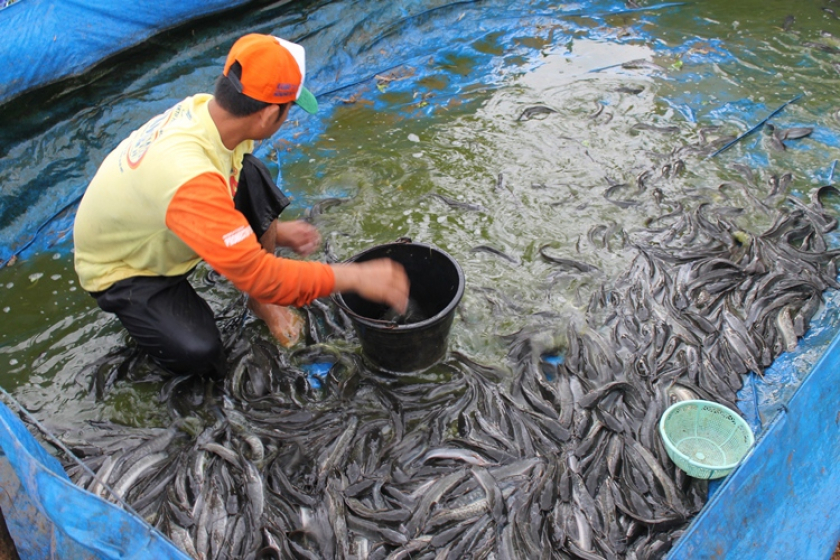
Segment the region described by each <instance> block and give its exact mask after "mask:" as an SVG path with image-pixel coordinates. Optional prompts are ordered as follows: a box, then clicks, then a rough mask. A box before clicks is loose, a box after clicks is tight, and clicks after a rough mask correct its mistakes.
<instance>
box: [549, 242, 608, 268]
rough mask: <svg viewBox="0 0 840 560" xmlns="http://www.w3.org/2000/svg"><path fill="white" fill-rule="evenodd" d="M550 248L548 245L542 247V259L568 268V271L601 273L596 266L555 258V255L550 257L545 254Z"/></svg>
mask: <svg viewBox="0 0 840 560" xmlns="http://www.w3.org/2000/svg"><path fill="white" fill-rule="evenodd" d="M548 247H549V245H548V244H546V245H543V246H542V247H540V255H541V256H542V258H544V259H545V260H547V261H548V262H552V263H555V264H559V265H560V266H562V267H563V268H566V269H568V270H577V271H578V272H601V269H600V268H598V267H597V266H594V265H591V264H588V263H585V262H581V261H575V260H572V259H565V258H562V257H555V256H553V255H549V254H547V253H546V252H545V250H546V249H547V248H548Z"/></svg>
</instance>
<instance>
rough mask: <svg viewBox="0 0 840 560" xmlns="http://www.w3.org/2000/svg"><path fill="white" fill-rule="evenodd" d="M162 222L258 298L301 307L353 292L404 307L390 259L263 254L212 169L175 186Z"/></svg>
mask: <svg viewBox="0 0 840 560" xmlns="http://www.w3.org/2000/svg"><path fill="white" fill-rule="evenodd" d="M166 225H167V227H168V228H169V229H171V230H172V231H173V232H174V233H175V234H176V235H177V236H178V237H179V238H180V239H181V240H182V241H183V242H184V243H186V244H187V245H188V246H189V247H190V248H192V249H193V250H194V251H195V252H196V253H197V254H198V255H199V256H200V257H201V258H202V259H204V260H205V261H206V262H207V264H209V265H210V266H211V267H213V269H214V270H216V272H218V273H219V274H221V275H222V276H224V277H225V278H227V279H229V280H230V281H231V282H233V284H234V285H235V286H236V287H237V288H239V289H240V290H242V291H243V292H245V293H247V294H249V295H251V296H253V297H254V298H255V299H257V300H259V301H265V302H269V303H275V304H278V305H295V306H302V305H306V304H308V303H309V302H311V301H312V300H313V299H316V298H319V297H323V296H326V295H329V294H331V293H336V292H356V293H358V294H359V295H360V296H362V297H364V298H366V299H370V300H372V301H377V302H382V303H386V304H388V305H390V306H392V307H394V308H395V309H396V310H397V311H400V312H404V311H405V309H406V307H407V305H408V277H407V276H406V274H405V270H404V269H403V267H402V266H401V265H400V264H398V263H396V262H394V261H392V260H390V259H381V260H374V261H368V262H363V263H347V264H333V265H327V264H325V263H320V262H301V261H295V260H291V259H284V258H280V257H276V256H274V255H273V254H270V253H268V252H266V251H265V250H264V249H263V248H262V246H261V245H260V243H259V241H258V240H257V238H256V236H255V235H254V233H253V231H252V230H251V227H250V226H249V225H248V222H247V220H246V219H245V216H243V215H242V214H241V213H240V212H239V211H237V210H236V208H235V207H234V205H233V200H232V199H231V198H230V195H228V194H227V184H226V182H225V180H224V178H222V176H221V175H219V174H216V173H205V174H203V175H199V176H198V177H196V178H194V179H192V180H190V181H188V182H186V183H184V185H182V186H181V187H180V188H179V189H178V192H177V193H176V194H175V195H174V196H173V197H172V200H171V202H170V203H169V207H168V208H167V212H166Z"/></svg>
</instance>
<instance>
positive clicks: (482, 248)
mask: <svg viewBox="0 0 840 560" xmlns="http://www.w3.org/2000/svg"><path fill="white" fill-rule="evenodd" d="M470 252H471V253H491V254H493V255H497V256H499V257H502V258H503V259H506V260H508V261H510V262H512V263H513V264H519V263H520V261H519V259H517V258H515V257H511V256H510V255H508V254H507V253H505V252H503V251H500V250H499V249H496V248H495V247H491V246H490V245H476V246H475V247H473V248H472V249H470Z"/></svg>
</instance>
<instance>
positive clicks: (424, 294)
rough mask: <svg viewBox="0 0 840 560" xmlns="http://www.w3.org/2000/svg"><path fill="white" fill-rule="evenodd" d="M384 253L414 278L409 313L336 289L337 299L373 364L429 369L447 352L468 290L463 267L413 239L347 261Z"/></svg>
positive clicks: (408, 369) (398, 369)
mask: <svg viewBox="0 0 840 560" xmlns="http://www.w3.org/2000/svg"><path fill="white" fill-rule="evenodd" d="M383 257H387V258H390V259H393V260H395V261H396V262H398V263H400V264H402V265H403V267H405V271H406V274H407V275H408V279H409V282H410V283H411V290H410V293H409V309H408V311H407V312H406V314H405V316H400V317H397V316H395V313H394V311H393V310H392V309H391V308H389V307H388V306H387V305H382V304H379V303H374V302H372V301H370V300H367V299H364V298H362V297H360V296H358V295H356V294H354V293H345V294H337V295H336V296H335V300H336V302H337V303H338V305H339V306H340V307H341V308H342V309H344V311H346V312H347V314H348V315H349V316H350V319H351V320H352V321H353V326H354V327H355V328H356V334H357V335H358V336H359V340H360V342H361V345H362V353H363V354H364V356H365V358H366V359H367V360H368V361H369V362H370V363H371V364H372V365H373V366H375V367H377V368H378V369H381V370H384V371H388V372H394V373H409V372H415V371H420V370H423V369H426V368H428V367H430V366H432V365H434V364H435V363H437V362H438V361H440V360H441V358H443V356H444V355H445V354H446V342H447V338H448V337H449V329H450V327H451V326H452V319H453V317H454V316H455V308H456V307H457V306H458V303H459V302H460V301H461V297H462V296H463V295H464V272H463V271H462V270H461V267H460V265H458V263H457V262H456V261H455V259H453V258H452V257H451V256H449V255H448V254H446V253H445V252H443V251H441V250H440V249H438V248H436V247H432V246H431V245H424V244H422V243H412V242H411V241H410V240H405V241H397V242H395V243H388V244H386V245H378V246H376V247H373V248H371V249H367V250H366V251H362V252H361V253H359V254H358V255H355V256H353V257H350V258H349V259H347V261H346V262H364V261H369V260H373V259H379V258H383Z"/></svg>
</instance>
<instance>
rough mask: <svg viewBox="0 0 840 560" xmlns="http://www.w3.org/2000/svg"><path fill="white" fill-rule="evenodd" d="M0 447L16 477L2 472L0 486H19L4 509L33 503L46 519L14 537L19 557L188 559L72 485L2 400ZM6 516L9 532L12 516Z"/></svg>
mask: <svg viewBox="0 0 840 560" xmlns="http://www.w3.org/2000/svg"><path fill="white" fill-rule="evenodd" d="M0 448H2V450H3V452H4V453H5V454H6V457H7V458H8V462H9V464H10V465H11V467H12V469H13V470H14V474H15V475H16V478H17V480H11V476H10V475H9V473H8V472H5V476H3V477H2V478H0V486H2V487H3V488H4V490H5V491H6V492H9V491H10V489H12V488H13V487H15V486H17V485H19V488H20V489H21V490H23V493H22V495H19V497H18V499H16V500H15V501H14V507H13V508H9V509H12V510H13V511H15V512H27V511H28V510H31V505H34V506H35V509H36V510H37V513H38V514H40V515H41V516H43V519H45V520H46V521H47V523H39V524H38V526H37V527H36V526H33V527H30V529H29V531H28V532H27V535H26V538H25V539H24V538H16V539H15V541H16V542H19V543H21V544H22V546H20V547H19V548H20V549H19V551H18V552H19V554H20V555H21V558H22V560H28V559H32V560H44V559H46V558H57V559H59V558H60V559H71V558H72V559H77V560H88V559H90V560H118V559H121V560H129V559H131V560H145V559H148V560H189V557H188V556H186V555H185V554H183V553H182V552H181V551H179V550H178V549H177V548H176V547H175V546H174V545H173V544H172V543H170V542H169V541H168V540H167V539H166V538H165V537H164V536H162V535H161V534H160V533H159V532H157V531H156V530H154V529H153V528H152V527H151V526H150V525H149V524H147V523H146V522H145V521H143V520H142V519H140V518H138V517H136V516H134V515H132V514H130V513H128V512H125V511H123V510H121V509H119V508H118V507H117V506H115V505H113V504H111V503H108V502H106V501H105V500H103V499H101V498H99V497H98V496H94V495H93V494H90V493H89V492H87V491H85V490H82V489H81V488H79V487H78V486H76V485H74V484H73V483H72V482H71V481H70V479H69V478H68V477H67V475H66V474H65V472H64V469H63V468H62V466H61V464H60V463H59V462H58V461H57V460H56V459H55V457H53V456H52V455H50V454H49V453H48V452H47V450H46V449H44V448H43V447H42V446H41V444H39V443H38V441H37V440H35V438H34V437H32V434H30V433H29V432H28V431H27V429H26V426H25V425H24V424H23V422H21V421H20V419H19V418H18V417H17V416H16V415H15V414H14V413H13V412H12V411H11V410H10V409H9V408H8V407H7V406H5V405H4V404H3V403H0ZM3 474H4V471H3V470H0V476H2V475H3ZM18 494H21V493H18ZM32 513H33V512H31V511H29V513H28V517H29V518H30V520H31V519H32V517H33V515H32ZM9 517H10V518H11V521H10V525H11V526H12V528H11V529H10V530H11V532H12V533H13V538H14V527H15V525H16V521H15V516H9ZM18 517H19V516H18ZM17 523H19V521H18V522H17ZM38 529H42V531H40V532H39V530H38Z"/></svg>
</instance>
